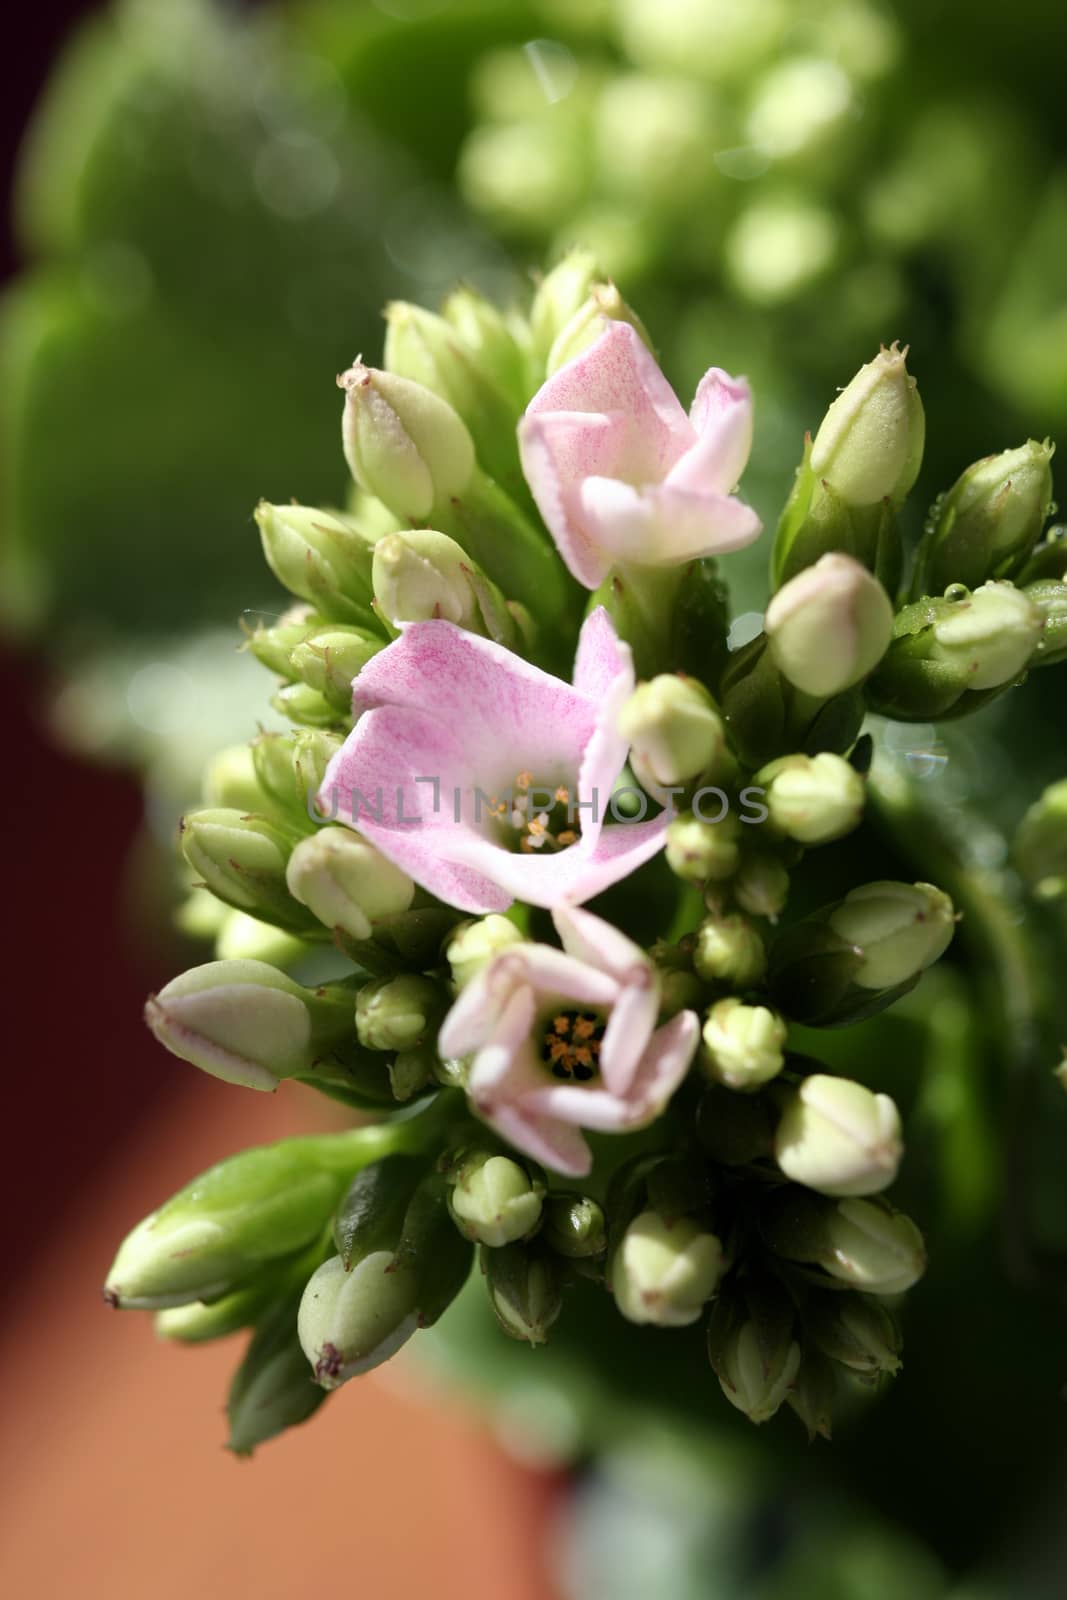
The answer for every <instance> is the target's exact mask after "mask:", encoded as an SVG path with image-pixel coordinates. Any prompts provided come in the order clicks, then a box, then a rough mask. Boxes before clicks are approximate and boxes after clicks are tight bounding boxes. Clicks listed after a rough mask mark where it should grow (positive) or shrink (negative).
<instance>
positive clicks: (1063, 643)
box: [1022, 578, 1067, 667]
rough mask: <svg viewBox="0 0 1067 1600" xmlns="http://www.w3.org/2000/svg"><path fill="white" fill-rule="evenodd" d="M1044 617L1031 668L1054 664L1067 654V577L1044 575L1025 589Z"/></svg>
mask: <svg viewBox="0 0 1067 1600" xmlns="http://www.w3.org/2000/svg"><path fill="white" fill-rule="evenodd" d="M1022 592H1023V593H1024V594H1025V595H1026V598H1027V599H1028V600H1029V601H1030V602H1031V603H1032V604H1033V605H1035V606H1036V607H1037V609H1038V610H1039V611H1040V613H1041V616H1042V618H1043V620H1044V626H1043V628H1042V630H1041V637H1040V638H1039V639H1038V641H1037V644H1036V645H1035V646H1034V653H1033V655H1032V656H1031V658H1030V665H1031V667H1052V666H1055V665H1056V664H1057V663H1058V662H1060V661H1062V660H1063V659H1064V657H1065V656H1067V578H1040V579H1038V581H1037V582H1036V583H1029V584H1027V586H1026V588H1025V589H1024V590H1023V591H1022Z"/></svg>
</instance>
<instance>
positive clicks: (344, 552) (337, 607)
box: [256, 500, 376, 643]
mask: <svg viewBox="0 0 1067 1600" xmlns="http://www.w3.org/2000/svg"><path fill="white" fill-rule="evenodd" d="M256 522H257V523H258V525H259V532H260V538H261V539H262V541H263V554H264V555H265V556H266V558H267V565H268V566H269V567H270V569H271V571H272V572H273V573H274V576H275V577H276V578H277V580H278V582H279V583H280V584H282V585H283V587H285V588H286V589H288V590H289V591H290V593H291V594H295V595H299V596H300V598H301V599H302V600H308V601H310V602H311V604H312V605H313V606H315V607H316V609H317V610H318V611H320V612H321V613H322V615H323V616H324V617H329V618H336V619H337V620H340V621H348V620H351V621H353V622H362V623H364V624H365V625H366V626H368V627H371V628H374V627H375V625H376V624H375V617H374V613H373V611H372V610H371V609H370V602H371V555H372V550H373V547H372V545H371V544H370V543H369V541H368V540H366V539H365V538H364V537H363V535H362V534H361V533H359V532H358V531H357V530H356V529H355V528H354V527H353V526H352V524H351V523H350V522H348V521H347V520H346V519H345V518H344V517H342V516H340V515H339V514H338V513H337V512H335V511H320V510H317V509H316V508H315V507H313V506H272V505H270V504H269V503H268V502H267V501H266V500H261V501H260V503H259V505H258V506H257V507H256ZM295 642H296V641H295V640H294V643H295Z"/></svg>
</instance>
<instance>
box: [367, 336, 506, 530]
mask: <svg viewBox="0 0 1067 1600" xmlns="http://www.w3.org/2000/svg"><path fill="white" fill-rule="evenodd" d="M337 381H338V384H339V385H340V387H341V388H342V389H344V391H345V410H344V423H343V429H342V433H343V439H344V449H345V459H346V460H347V462H348V465H349V469H350V471H351V473H352V476H353V477H354V478H355V480H356V482H357V483H358V484H360V485H361V487H362V488H364V489H365V490H366V491H367V493H368V494H373V495H376V496H377V497H378V499H379V500H381V501H383V502H384V503H385V505H387V506H388V507H389V509H390V511H393V512H395V513H396V515H397V516H398V517H401V518H403V519H404V520H405V521H408V522H411V523H419V522H425V521H426V519H427V518H428V517H429V515H430V512H431V511H432V510H433V507H434V505H435V503H436V502H437V501H444V500H449V499H451V498H452V497H453V496H456V495H462V494H463V492H464V490H465V489H466V488H467V486H468V484H469V483H470V481H471V478H472V477H473V476H474V467H475V461H474V444H473V441H472V440H471V436H470V434H469V432H468V431H467V428H466V426H465V424H464V422H463V421H462V419H461V418H460V417H459V416H458V415H457V413H456V412H455V411H454V410H453V408H452V406H450V405H449V404H448V402H447V401H446V400H442V399H441V398H440V397H439V396H438V395H436V394H433V393H432V392H431V391H430V390H429V389H426V388H424V387H423V385H422V384H420V383H413V382H412V381H411V380H410V379H409V378H402V377H399V376H398V375H397V374H396V373H393V372H379V371H377V370H376V369H375V368H373V367H366V366H364V365H363V363H362V362H361V361H357V362H355V364H354V365H353V366H351V367H350V368H349V369H348V371H347V372H345V373H344V374H342V376H341V377H340V378H339V379H338V380H337Z"/></svg>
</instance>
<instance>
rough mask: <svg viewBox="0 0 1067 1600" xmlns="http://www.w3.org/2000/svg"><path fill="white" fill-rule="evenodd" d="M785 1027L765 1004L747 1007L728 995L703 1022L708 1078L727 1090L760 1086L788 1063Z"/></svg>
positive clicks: (704, 1060)
mask: <svg viewBox="0 0 1067 1600" xmlns="http://www.w3.org/2000/svg"><path fill="white" fill-rule="evenodd" d="M785 1034H786V1027H785V1023H784V1022H783V1021H782V1019H781V1017H779V1016H776V1015H775V1013H774V1012H773V1011H769V1010H768V1009H767V1007H766V1006H746V1005H745V1004H744V1002H743V1001H741V1000H738V999H736V998H735V997H734V996H732V995H731V996H729V997H728V998H727V999H725V1000H717V1001H716V1003H715V1004H714V1005H713V1006H712V1007H711V1009H710V1011H709V1012H708V1015H707V1020H706V1021H705V1023H704V1035H703V1037H704V1054H703V1055H702V1057H701V1064H702V1066H703V1068H704V1071H705V1072H706V1073H707V1075H708V1077H709V1078H712V1079H713V1080H715V1081H716V1082H718V1083H723V1084H725V1085H726V1087H727V1088H728V1089H740V1090H743V1091H749V1090H752V1089H758V1088H759V1087H760V1086H761V1085H762V1084H764V1083H767V1082H769V1081H770V1079H771V1078H773V1077H776V1076H777V1074H778V1073H779V1072H781V1070H782V1068H783V1066H784V1065H785V1055H784V1046H785Z"/></svg>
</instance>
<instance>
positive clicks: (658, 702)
mask: <svg viewBox="0 0 1067 1600" xmlns="http://www.w3.org/2000/svg"><path fill="white" fill-rule="evenodd" d="M619 732H620V733H621V734H622V736H623V738H625V739H628V740H629V742H630V747H631V749H630V763H631V766H632V767H633V770H634V773H635V775H636V777H637V778H638V780H639V781H640V782H641V784H642V785H643V786H644V787H646V788H647V789H649V791H650V793H652V794H654V795H657V797H660V798H663V797H664V790H665V789H667V788H669V787H671V786H672V785H674V786H677V785H680V784H685V783H688V782H689V781H690V780H691V779H693V778H698V777H699V776H700V775H701V773H704V772H708V771H709V770H710V769H711V768H713V767H714V766H715V764H716V763H717V762H718V761H719V759H720V758H721V756H722V754H723V751H724V750H725V748H726V729H725V727H724V726H723V720H722V718H721V717H720V715H719V713H718V711H716V709H715V706H714V704H713V703H712V699H711V696H710V695H709V694H708V692H707V690H706V689H705V688H704V687H703V685H702V684H700V683H698V682H697V681H696V679H695V678H683V677H681V676H680V675H679V674H677V673H663V674H661V675H660V676H659V677H657V678H653V679H652V680H651V682H649V683H640V684H638V686H637V688H636V689H635V690H634V692H633V694H632V695H631V696H630V698H629V699H628V700H627V701H626V704H625V705H624V706H623V708H622V710H621V711H620V712H619Z"/></svg>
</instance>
